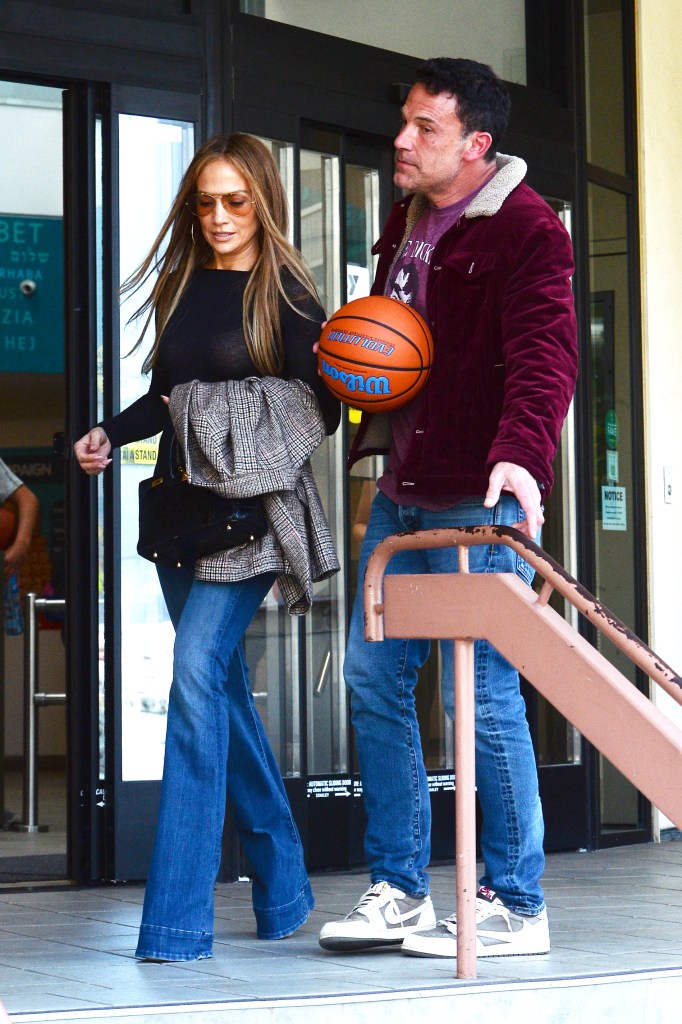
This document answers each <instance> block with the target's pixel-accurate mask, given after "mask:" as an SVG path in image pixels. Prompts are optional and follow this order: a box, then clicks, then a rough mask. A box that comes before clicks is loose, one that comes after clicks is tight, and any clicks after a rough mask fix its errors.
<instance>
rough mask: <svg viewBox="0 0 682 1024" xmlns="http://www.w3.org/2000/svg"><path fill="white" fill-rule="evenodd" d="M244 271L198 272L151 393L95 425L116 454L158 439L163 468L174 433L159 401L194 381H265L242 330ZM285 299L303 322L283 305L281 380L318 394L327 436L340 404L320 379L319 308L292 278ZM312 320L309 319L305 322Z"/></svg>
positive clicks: (160, 356)
mask: <svg viewBox="0 0 682 1024" xmlns="http://www.w3.org/2000/svg"><path fill="white" fill-rule="evenodd" d="M249 273H250V271H248V270H205V269H203V268H201V269H198V270H197V271H196V272H195V273H194V275H193V277H192V278H191V280H190V282H189V284H188V286H187V288H186V290H185V293H184V295H183V296H182V298H181V300H180V302H179V304H178V307H177V309H176V310H175V312H174V313H173V316H172V317H171V319H170V320H169V322H168V325H167V327H166V329H165V331H164V332H163V335H162V337H161V342H160V344H159V350H158V353H157V359H156V364H155V366H154V369H153V370H152V375H151V380H150V384H149V390H148V392H147V393H146V395H143V396H142V397H141V398H138V400H137V401H136V402H133V404H132V405H130V406H129V407H128V408H127V409H124V410H123V411H122V412H120V413H119V414H118V415H117V416H112V417H110V418H109V419H107V420H104V421H103V422H102V423H101V424H100V425H101V426H102V428H103V429H104V430H105V431H106V434H107V437H108V438H109V440H110V441H111V444H112V446H113V447H114V448H118V447H120V446H121V445H123V444H128V443H129V442H130V441H138V440H140V438H143V437H151V436H153V435H154V434H157V433H159V431H162V432H163V434H162V438H161V443H160V446H159V458H158V461H157V466H164V465H166V461H167V459H168V454H167V453H168V449H169V446H170V442H171V439H172V436H173V428H172V425H171V421H170V416H169V413H168V407H167V406H166V404H165V402H164V401H163V399H162V397H161V396H162V395H170V393H171V391H172V389H173V388H174V387H175V386H176V385H177V384H185V383H187V382H188V381H191V380H200V381H204V382H206V383H215V382H217V381H225V380H244V379H245V378H246V377H262V376H263V375H262V374H261V373H259V371H258V370H257V369H256V367H255V365H254V363H253V361H252V359H251V357H250V356H249V353H248V350H247V347H246V341H245V339H244V331H243V325H242V306H243V300H244V290H245V288H246V285H247V282H248V279H249ZM283 281H284V285H285V288H286V289H287V294H288V295H289V297H290V298H291V299H292V301H294V302H295V304H296V306H297V309H300V310H301V311H302V313H304V314H306V315H304V316H302V315H300V314H299V313H298V312H296V311H295V310H293V309H292V308H291V306H289V305H288V304H287V303H286V302H285V301H284V300H283V299H282V300H280V322H281V325H282V341H283V345H284V367H283V369H282V372H281V374H280V376H281V377H284V378H287V379H291V378H297V379H298V380H302V381H304V383H306V384H308V385H309V386H310V387H311V388H312V390H313V391H314V393H315V396H316V397H317V400H318V402H319V405H320V412H321V413H322V417H323V419H324V422H325V426H326V429H327V433H328V434H332V433H333V432H334V431H335V430H336V428H337V427H338V425H339V421H340V416H341V411H340V405H339V402H338V401H337V400H336V398H334V396H333V395H332V394H331V393H330V392H329V391H328V390H327V388H326V387H325V386H324V384H323V383H322V379H321V377H320V376H319V374H318V372H317V360H316V357H315V353H314V352H313V344H314V343H315V342H316V341H317V339H318V338H319V335H320V324H321V323H322V322H323V320H324V319H325V315H324V311H323V309H322V307H321V306H320V305H319V304H318V303H317V302H316V301H315V300H314V299H313V298H312V296H310V295H309V294H307V293H305V292H304V290H303V289H302V287H301V286H300V285H299V284H298V282H296V281H295V280H294V279H293V278H292V277H291V275H289V274H285V275H284V277H283ZM309 318H312V319H309Z"/></svg>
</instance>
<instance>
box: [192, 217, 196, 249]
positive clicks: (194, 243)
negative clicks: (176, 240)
mask: <svg viewBox="0 0 682 1024" xmlns="http://www.w3.org/2000/svg"><path fill="white" fill-rule="evenodd" d="M192 244H193V245H196V244H197V240H196V238H195V237H194V221H192Z"/></svg>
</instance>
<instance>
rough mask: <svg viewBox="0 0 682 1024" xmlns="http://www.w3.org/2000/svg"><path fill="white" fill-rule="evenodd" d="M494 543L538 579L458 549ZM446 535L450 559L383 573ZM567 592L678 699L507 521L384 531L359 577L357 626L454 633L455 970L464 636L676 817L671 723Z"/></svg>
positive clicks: (472, 830) (464, 958) (468, 960)
mask: <svg viewBox="0 0 682 1024" xmlns="http://www.w3.org/2000/svg"><path fill="white" fill-rule="evenodd" d="M479 544H504V545H506V546H507V547H510V548H513V549H514V550H515V551H516V552H517V554H519V555H521V557H522V558H524V559H525V560H526V561H527V562H528V563H529V564H530V565H531V566H532V567H533V569H534V570H535V571H536V573H537V574H538V576H540V577H541V578H542V579H543V581H544V582H543V585H542V588H541V589H540V591H539V593H536V592H535V591H534V590H532V589H531V588H530V587H528V586H527V585H526V584H525V583H523V582H522V581H521V580H520V579H519V578H518V577H517V576H515V575H514V574H513V573H490V574H486V573H469V552H468V549H469V548H470V547H472V546H474V545H479ZM440 547H456V548H457V550H458V564H459V571H458V572H454V573H438V574H413V575H403V574H391V573H390V571H388V572H387V571H386V570H387V567H388V563H389V561H390V559H391V558H392V557H393V556H394V555H396V554H398V553H399V552H400V551H405V550H408V549H415V548H440ZM553 591H556V592H557V593H558V594H560V595H561V596H562V597H563V598H564V599H565V600H566V601H568V602H570V604H572V605H573V606H574V607H575V608H576V609H577V610H578V611H579V612H580V614H581V615H584V616H585V618H586V619H588V620H589V621H590V622H591V623H592V624H593V625H594V626H595V628H596V629H598V630H599V631H600V632H601V633H603V634H604V636H606V637H608V639H609V640H611V641H612V642H613V643H614V644H615V646H616V647H618V648H619V649H620V650H621V651H622V652H623V653H624V654H625V655H626V656H627V657H628V658H629V659H630V660H631V661H632V662H633V663H634V664H635V665H637V666H638V667H639V668H640V669H642V671H644V672H645V673H646V674H647V675H648V676H649V677H650V679H652V680H653V681H654V682H655V683H657V684H658V685H659V686H660V687H662V689H663V690H665V691H666V693H668V694H669V695H670V696H671V697H672V698H673V699H674V700H676V701H677V702H678V703H679V704H682V678H681V677H680V676H679V675H678V674H677V673H676V672H675V671H673V669H671V668H670V666H669V665H666V663H665V662H664V661H663V660H662V659H661V658H659V657H658V656H657V655H656V654H655V653H654V651H652V650H651V649H650V648H649V647H647V645H646V644H645V643H644V642H643V641H642V640H640V639H639V637H637V636H636V635H635V634H634V633H633V632H632V630H630V629H629V628H628V627H627V626H626V625H625V624H624V623H622V622H621V621H620V620H619V619H618V618H617V617H616V616H615V615H613V614H612V613H611V612H610V611H609V610H608V608H606V607H604V605H603V604H602V603H601V602H600V601H598V600H597V598H596V597H594V596H593V595H592V594H590V593H589V592H588V591H587V590H585V588H584V587H583V586H581V584H580V583H578V582H577V580H575V579H573V577H572V576H570V575H569V574H568V573H567V572H566V570H565V569H563V568H562V566H560V565H559V564H558V563H557V562H555V561H554V559H552V558H550V557H549V555H547V554H546V553H545V552H544V551H543V550H542V548H540V547H538V545H537V544H535V543H533V541H530V540H529V539H528V538H527V537H525V536H524V534H522V533H521V532H520V531H519V530H516V529H514V528H513V527H509V526H471V527H465V528H463V529H442V530H421V531H418V532H416V533H404V534H396V535H395V536H393V537H387V538H386V539H385V540H384V541H382V542H381V544H379V545H378V546H377V548H376V550H375V551H374V552H373V554H372V556H371V557H370V560H369V562H368V565H367V571H366V573H365V583H364V601H365V638H366V640H368V641H378V640H383V639H384V636H387V637H405V638H408V639H409V638H411V637H415V638H416V637H422V638H430V639H446V640H454V641H455V726H454V728H455V780H456V790H455V806H456V810H455V822H456V840H455V843H456V845H455V864H456V892H457V977H458V978H475V977H476V920H475V905H476V890H477V880H476V818H475V755H474V640H479V639H485V640H488V641H489V642H490V643H491V644H492V645H493V646H494V647H496V648H497V650H498V651H500V653H501V654H502V655H503V656H504V657H505V658H507V660H508V661H510V662H511V663H512V665H514V666H515V668H517V669H518V671H519V672H520V673H521V674H522V675H523V676H524V678H525V679H527V680H528V682H530V683H531V684H532V685H533V686H534V687H535V689H536V690H537V691H538V693H540V694H542V696H543V697H545V698H546V699H547V700H548V701H549V703H550V704H552V705H553V706H554V707H555V708H556V709H557V710H558V711H559V712H560V713H561V714H562V715H564V717H565V718H567V719H568V721H569V722H571V723H572V724H573V725H574V726H575V727H576V728H577V729H578V730H579V731H580V732H581V733H582V734H583V735H584V736H585V737H586V738H587V739H588V740H589V741H590V742H591V743H593V744H594V746H595V747H596V748H597V749H598V750H600V751H601V752H602V754H604V756H605V757H607V758H608V759H609V761H611V762H612V764H614V765H615V767H616V768H618V769H619V770H620V771H621V772H622V773H623V775H625V776H626V777H627V778H628V779H629V780H630V781H631V782H632V783H633V785H634V786H635V787H636V788H637V789H638V790H640V792H642V793H643V794H644V795H645V796H646V797H647V798H648V799H649V800H650V801H651V802H652V803H653V804H654V805H655V806H656V807H658V808H659V809H660V810H661V811H663V812H664V814H666V815H667V816H668V817H669V818H670V820H671V821H673V822H674V823H675V825H676V826H677V827H678V828H680V829H682V786H681V785H680V777H681V774H682V729H680V728H678V726H676V725H675V724H674V723H673V722H672V721H671V720H670V719H669V718H668V717H666V715H665V714H664V713H663V712H662V711H661V710H660V708H658V707H657V706H656V705H655V704H653V703H652V702H651V701H650V700H649V699H648V698H647V697H646V695H645V694H643V693H641V692H640V691H639V690H638V689H637V688H636V687H635V686H634V685H633V684H632V683H631V682H630V681H629V680H628V679H627V678H626V677H625V676H624V675H623V674H622V673H621V672H619V671H618V669H617V668H615V666H614V665H612V664H611V662H609V661H608V660H607V659H606V658H605V657H604V655H603V654H601V653H600V652H599V651H598V650H596V648H595V647H593V646H592V644H590V643H589V641H587V640H586V639H585V638H584V637H583V636H581V635H580V634H579V633H578V632H577V631H576V630H575V629H574V628H573V626H572V625H570V623H568V622H566V620H565V619H563V618H562V617H561V615H559V614H558V612H556V611H555V610H554V609H553V608H552V607H551V606H550V605H549V603H548V602H549V598H550V596H551V594H552V592H553Z"/></svg>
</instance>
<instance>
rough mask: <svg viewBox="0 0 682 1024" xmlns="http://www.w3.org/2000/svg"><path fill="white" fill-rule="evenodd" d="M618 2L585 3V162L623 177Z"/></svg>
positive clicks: (621, 61)
mask: <svg viewBox="0 0 682 1024" xmlns="http://www.w3.org/2000/svg"><path fill="white" fill-rule="evenodd" d="M621 7H622V4H621V0H586V2H585V91H586V114H587V159H588V161H589V162H590V163H593V164H598V165H599V166H600V167H604V168H606V169H607V170H609V171H615V172H617V173H619V174H625V172H626V164H625V102H624V93H623V16H622V10H621Z"/></svg>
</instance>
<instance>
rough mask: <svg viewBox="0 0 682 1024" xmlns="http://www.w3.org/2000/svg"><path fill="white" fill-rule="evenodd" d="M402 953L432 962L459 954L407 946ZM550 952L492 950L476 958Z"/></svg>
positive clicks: (455, 956)
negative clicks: (425, 958)
mask: <svg viewBox="0 0 682 1024" xmlns="http://www.w3.org/2000/svg"><path fill="white" fill-rule="evenodd" d="M401 952H402V953H403V954H404V955H405V956H420V957H428V958H429V959H431V960H456V959H457V954H456V953H437V952H435V951H427V950H425V949H410V948H409V947H408V948H406V947H405V946H403V947H402V949H401ZM549 952H550V950H549V949H540V950H533V951H532V952H529V953H520V952H518V951H517V950H511V949H510V950H503V949H496V950H495V951H494V952H493V951H492V950H490V951H488V950H486V951H485V952H484V953H477V954H476V958H477V959H480V960H486V959H490V958H491V957H499V956H547V955H548V953H549Z"/></svg>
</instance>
